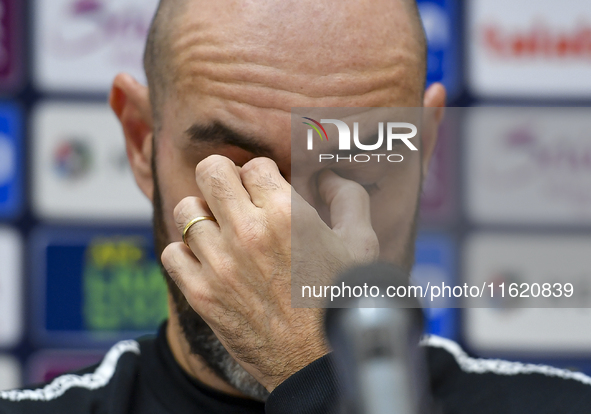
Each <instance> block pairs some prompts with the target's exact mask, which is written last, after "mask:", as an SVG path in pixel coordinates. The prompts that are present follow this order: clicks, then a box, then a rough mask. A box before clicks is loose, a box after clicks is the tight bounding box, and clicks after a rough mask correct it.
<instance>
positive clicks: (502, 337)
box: [464, 234, 591, 353]
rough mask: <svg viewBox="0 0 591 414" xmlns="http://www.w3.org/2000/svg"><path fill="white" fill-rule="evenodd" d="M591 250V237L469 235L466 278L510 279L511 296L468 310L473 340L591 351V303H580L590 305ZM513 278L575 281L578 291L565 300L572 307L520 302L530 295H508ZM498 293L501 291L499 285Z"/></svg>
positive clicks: (479, 344) (485, 348)
mask: <svg viewBox="0 0 591 414" xmlns="http://www.w3.org/2000/svg"><path fill="white" fill-rule="evenodd" d="M589 252H591V239H589V238H588V237H564V236H510V235H493V234H479V235H475V236H473V237H471V238H470V239H468V240H467V244H466V248H465V251H464V257H465V262H464V265H465V266H464V274H465V282H466V283H468V285H476V286H481V285H482V284H483V283H486V284H487V285H488V284H489V283H495V285H497V286H498V284H500V283H504V284H505V292H504V295H505V300H501V299H500V297H498V298H496V299H495V300H494V301H493V300H491V303H490V308H474V309H466V310H465V314H464V315H465V319H464V321H465V322H464V323H465V326H464V332H465V336H466V338H467V340H468V343H469V344H470V345H471V346H473V347H474V348H475V349H477V350H479V351H481V352H484V353H486V352H546V353H559V352H562V353H565V352H577V353H589V352H590V349H591V330H589V329H585V327H587V326H590V325H591V308H589V307H587V308H578V309H577V308H576V307H577V306H579V305H582V304H587V305H586V306H589V305H588V304H589V300H591V255H590V254H589ZM513 283H515V284H517V285H516V286H518V287H519V291H523V289H522V288H521V284H522V283H526V284H528V285H529V286H531V285H532V284H534V283H538V284H540V285H542V284H543V283H551V284H554V283H561V284H563V285H564V284H566V283H572V285H573V296H572V297H571V298H569V299H568V302H565V300H567V299H564V298H563V299H562V302H561V303H562V304H563V305H564V304H572V308H559V309H556V308H519V307H518V306H520V305H525V303H524V301H527V300H528V298H526V297H519V298H513V299H511V298H508V296H509V292H508V290H509V285H510V284H513ZM533 291H535V289H533V288H532V290H531V291H528V292H527V293H528V294H529V293H531V292H533ZM496 294H497V296H500V292H499V291H497V293H496ZM529 300H531V298H529ZM551 300H554V299H551ZM503 305H505V306H503ZM507 305H509V306H507ZM510 306H515V307H513V308H511V307H510Z"/></svg>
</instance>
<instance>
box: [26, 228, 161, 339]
mask: <svg viewBox="0 0 591 414" xmlns="http://www.w3.org/2000/svg"><path fill="white" fill-rule="evenodd" d="M30 248H31V251H32V252H34V254H35V255H36V256H35V257H38V258H39V260H38V262H37V263H36V264H35V266H34V269H33V271H34V277H33V280H34V285H35V286H38V288H37V290H36V292H35V293H36V294H35V296H34V300H33V302H34V311H33V319H34V328H35V332H34V335H35V337H36V339H37V341H39V343H40V344H53V345H56V344H59V345H65V344H68V345H70V346H72V345H79V346H81V345H84V346H92V345H95V346H96V344H101V345H103V346H105V345H107V344H110V343H113V342H114V341H116V340H118V339H121V338H136V337H138V336H139V335H141V334H143V333H146V332H153V331H154V330H156V329H157V328H158V326H159V324H160V322H162V321H163V320H164V319H165V318H166V317H167V315H168V296H167V293H166V284H165V281H164V278H163V277H162V274H161V273H160V267H159V265H158V263H157V261H156V259H155V257H154V252H153V243H152V235H151V233H150V231H149V230H142V231H138V230H136V231H131V230H120V231H117V230H112V231H108V230H106V229H101V230H94V231H92V230H88V231H82V230H66V229H42V230H38V231H36V232H35V233H34V234H33V237H32V240H31V246H30Z"/></svg>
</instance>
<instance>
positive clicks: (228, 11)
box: [154, 0, 424, 397]
mask: <svg viewBox="0 0 591 414" xmlns="http://www.w3.org/2000/svg"><path fill="white" fill-rule="evenodd" d="M222 3H223V4H222ZM186 10H187V11H188V12H187V13H185V14H184V15H183V17H182V18H180V19H179V22H178V24H177V25H175V28H174V29H173V32H172V36H171V45H170V47H171V55H172V56H173V59H172V62H170V68H171V73H170V74H169V77H170V79H172V84H171V85H169V88H168V93H167V96H166V99H165V100H164V103H163V105H162V108H161V110H160V129H159V131H158V133H157V134H156V138H155V140H154V167H155V173H156V174H155V178H154V180H155V186H156V191H155V196H154V207H155V218H154V220H155V221H154V225H155V234H156V244H157V249H158V253H161V251H162V250H163V249H164V247H165V246H166V245H167V244H168V243H170V242H173V241H180V240H181V235H180V234H179V232H178V230H177V228H176V225H175V222H174V219H173V210H174V207H175V206H176V205H177V203H179V201H181V200H182V199H183V198H184V197H187V196H191V195H193V196H200V195H201V194H200V191H199V189H198V188H197V185H196V183H195V166H196V165H197V164H198V163H199V162H200V161H201V160H202V159H204V158H205V157H207V156H208V155H211V154H221V155H224V156H226V157H228V158H230V159H231V160H233V161H234V162H235V164H236V165H237V166H241V165H243V164H244V163H246V162H247V161H248V160H250V159H252V158H254V157H257V156H266V157H269V158H271V159H273V160H274V161H275V162H276V163H277V165H278V167H279V170H280V171H281V173H282V174H283V175H284V176H285V177H286V179H287V180H288V181H290V182H291V183H292V185H294V187H295V188H296V189H297V191H298V192H299V193H300V194H301V195H302V196H303V197H304V198H305V199H306V200H307V201H308V202H309V203H310V204H311V205H312V206H313V207H314V208H315V209H316V210H317V211H318V212H319V214H320V215H321V217H322V218H323V219H325V221H327V222H329V213H328V208H327V206H326V205H324V204H323V203H322V202H321V201H320V199H319V197H318V196H317V190H316V179H317V177H318V176H319V174H320V173H321V172H322V171H323V170H324V169H331V170H333V171H334V172H336V173H337V174H339V175H341V176H342V177H344V178H346V179H351V180H354V181H357V182H359V183H360V184H362V185H364V186H365V187H366V189H367V190H368V193H369V195H370V200H371V203H372V211H373V208H374V207H373V206H377V205H379V204H380V200H382V199H384V198H388V199H391V198H392V194H396V200H397V202H396V204H395V205H392V209H390V210H389V211H385V212H383V213H380V212H379V211H378V210H375V212H374V214H373V215H372V224H373V227H374V229H375V230H376V233H377V235H378V238H380V239H383V240H386V238H387V239H388V240H389V242H388V245H387V246H386V247H387V250H388V252H387V253H388V255H389V256H390V257H394V258H395V260H396V261H397V262H399V263H402V264H404V265H406V266H407V267H409V266H410V265H411V263H412V249H411V248H410V246H412V245H413V244H414V240H413V233H414V230H413V224H414V222H415V213H416V210H417V202H418V198H419V190H420V181H421V165H420V164H421V161H420V155H419V154H418V153H410V152H408V153H405V154H407V156H405V162H404V163H401V164H400V166H398V167H397V170H396V174H395V175H389V177H390V179H388V180H387V181H384V182H379V180H378V179H377V178H379V177H367V176H366V177H364V176H363V174H361V175H359V174H358V173H357V172H355V171H354V170H353V169H351V168H350V167H346V166H343V165H336V164H330V163H326V164H316V165H315V166H313V167H312V168H307V169H306V172H305V173H303V174H298V175H297V177H296V176H294V177H292V176H291V167H292V165H291V160H292V158H291V112H290V111H291V108H292V107H321V106H327V107H392V106H399V107H416V106H421V104H422V85H423V79H422V74H424V68H423V67H422V65H423V63H422V59H421V53H422V50H421V44H420V41H419V39H417V35H416V29H413V28H412V26H411V19H410V17H409V10H408V9H407V6H405V5H403V3H402V1H400V2H396V1H392V0H387V1H386V0H384V1H378V2H372V3H371V5H370V4H369V3H367V4H366V2H359V3H357V4H350V5H349V4H348V3H347V6H344V5H343V4H342V3H341V2H335V4H334V5H327V4H324V3H322V2H313V1H309V2H308V1H302V0H298V1H280V2H265V1H262V2H258V3H257V4H246V3H245V4H243V3H240V2H233V1H227V2H207V4H203V3H202V2H200V3H199V8H198V9H193V8H192V7H191V6H190V5H189V6H188V7H187V9H186ZM193 10H195V12H193ZM312 16H314V19H316V21H315V22H314V24H313V25H311V24H310V19H312ZM329 224H330V223H329ZM393 235H394V236H393ZM386 247H384V248H386ZM169 286H170V287H171V290H172V293H173V297H174V299H175V302H176V305H177V310H178V313H179V316H180V318H179V319H180V320H181V325H182V326H183V329H184V331H185V334H186V336H187V339H188V340H189V343H190V345H191V347H192V349H193V352H196V353H199V354H201V355H202V356H203V357H204V358H205V359H206V360H207V359H208V358H209V359H211V358H214V359H216V358H217V359H220V360H222V359H224V358H225V357H222V356H220V354H219V349H217V350H212V349H211V348H212V345H211V343H210V344H209V345H207V344H204V343H203V342H207V341H209V342H211V341H212V340H214V338H213V339H212V338H211V336H213V334H211V331H208V328H207V326H206V325H205V324H204V323H203V322H202V321H201V319H200V318H199V316H198V315H197V314H196V313H195V312H194V311H193V310H192V309H191V308H190V307H189V306H188V304H187V303H186V301H184V298H183V297H182V295H181V294H180V292H179V291H178V290H176V289H175V286H174V283H173V282H171V283H169ZM192 331H194V332H192ZM196 332H197V333H196ZM208 338H209V339H208ZM205 348H208V349H205ZM209 362H210V365H216V363H212V362H211V361H209ZM220 364H222V362H220ZM218 365H219V364H218ZM212 368H213V369H214V371H216V372H217V373H218V374H219V375H221V376H222V377H223V378H224V379H226V380H228V381H230V383H231V384H232V385H234V386H236V387H238V388H239V387H240V385H236V384H233V383H232V382H231V378H227V377H228V376H231V375H233V374H231V373H227V372H226V373H224V372H221V371H223V369H221V368H219V367H217V368H216V367H215V366H212ZM243 380H244V379H243ZM237 381H238V382H240V381H239V380H237ZM244 381H246V382H248V381H247V380H244ZM239 389H240V388H239ZM242 391H243V392H247V393H248V392H249V391H248V390H247V389H242ZM250 393H251V395H254V396H258V397H260V396H261V395H262V394H257V391H252V392H250Z"/></svg>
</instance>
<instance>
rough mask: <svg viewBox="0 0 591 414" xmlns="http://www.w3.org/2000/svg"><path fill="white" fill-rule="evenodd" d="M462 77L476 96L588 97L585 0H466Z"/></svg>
mask: <svg viewBox="0 0 591 414" xmlns="http://www.w3.org/2000/svg"><path fill="white" fill-rule="evenodd" d="M465 4H466V8H467V19H468V27H467V38H466V40H467V44H468V59H469V69H468V75H469V76H468V79H469V84H470V88H471V90H472V91H473V92H474V93H475V94H476V95H478V96H481V97H490V98H493V97H496V98H498V97H507V98H539V97H544V98H558V99H568V98H571V99H572V98H577V99H587V100H588V99H589V94H590V93H591V77H589V71H590V70H591V7H589V2H588V1H587V0H569V1H568V3H564V2H561V1H555V0H537V1H535V2H532V1H529V0H470V1H467V2H466V3H465Z"/></svg>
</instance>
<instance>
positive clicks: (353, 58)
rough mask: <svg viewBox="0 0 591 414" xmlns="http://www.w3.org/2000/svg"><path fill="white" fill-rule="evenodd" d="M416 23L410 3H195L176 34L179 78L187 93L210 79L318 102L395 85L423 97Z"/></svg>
mask: <svg viewBox="0 0 591 414" xmlns="http://www.w3.org/2000/svg"><path fill="white" fill-rule="evenodd" d="M417 24H418V25H420V23H417V21H416V19H414V18H413V17H412V11H411V9H410V6H409V4H408V0H375V1H367V0H349V1H346V2H343V1H342V0H314V1H312V0H281V1H277V0H274V1H271V0H258V1H244V0H243V1H240V0H219V1H215V2H212V1H204V0H190V1H189V3H188V4H187V5H186V8H185V12H184V13H183V15H182V16H181V17H180V18H179V19H178V24H175V26H174V28H172V31H173V33H172V36H171V45H170V47H171V52H172V53H171V55H172V57H173V62H172V65H171V70H172V71H173V72H174V74H173V80H174V83H175V86H176V88H177V91H181V92H183V91H187V88H191V87H197V86H202V87H203V86H204V85H203V84H204V83H206V82H207V81H210V83H211V82H223V83H226V84H233V85H236V86H240V85H244V84H253V85H262V86H264V87H266V88H270V89H277V90H282V91H284V92H286V93H288V94H300V95H303V96H306V97H311V98H323V97H339V96H360V95H363V94H367V93H371V92H372V91H374V90H377V89H383V88H385V87H387V86H392V85H396V87H397V88H398V89H401V90H403V93H404V94H405V95H412V96H413V98H416V97H417V96H419V97H420V94H421V92H422V91H420V89H421V88H422V81H423V79H422V77H423V76H424V67H423V66H424V58H423V55H422V48H423V45H422V34H421V32H420V31H419V30H420V28H419V29H417V27H416V26H417ZM405 104H406V105H407V106H409V105H408V102H407V103H405ZM321 105H325V106H332V105H326V102H323V103H321ZM293 106H311V105H310V102H307V103H305V102H299V103H298V104H296V105H293ZM314 106H320V105H314Z"/></svg>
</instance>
